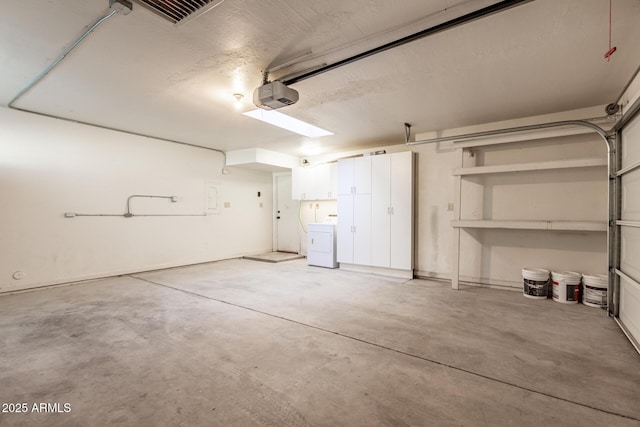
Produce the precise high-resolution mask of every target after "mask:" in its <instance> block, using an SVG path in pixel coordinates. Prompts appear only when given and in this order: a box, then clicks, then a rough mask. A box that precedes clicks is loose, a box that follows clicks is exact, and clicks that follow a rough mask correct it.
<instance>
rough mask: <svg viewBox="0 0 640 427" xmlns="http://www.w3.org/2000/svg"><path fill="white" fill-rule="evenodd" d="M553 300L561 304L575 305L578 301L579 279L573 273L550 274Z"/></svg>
mask: <svg viewBox="0 0 640 427" xmlns="http://www.w3.org/2000/svg"><path fill="white" fill-rule="evenodd" d="M551 279H552V281H553V300H554V301H556V302H561V303H563V304H577V303H578V301H579V300H580V279H582V274H580V273H576V272H575V271H562V272H555V271H554V272H552V273H551Z"/></svg>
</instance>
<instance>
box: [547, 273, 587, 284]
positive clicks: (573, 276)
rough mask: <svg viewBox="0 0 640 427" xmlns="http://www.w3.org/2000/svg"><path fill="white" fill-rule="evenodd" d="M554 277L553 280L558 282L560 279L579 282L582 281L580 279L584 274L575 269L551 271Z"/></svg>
mask: <svg viewBox="0 0 640 427" xmlns="http://www.w3.org/2000/svg"><path fill="white" fill-rule="evenodd" d="M551 276H552V277H553V281H554V282H557V281H558V280H564V281H566V282H567V283H568V284H572V285H575V284H578V283H580V279H582V274H580V273H576V272H575V271H560V272H557V271H554V272H552V273H551Z"/></svg>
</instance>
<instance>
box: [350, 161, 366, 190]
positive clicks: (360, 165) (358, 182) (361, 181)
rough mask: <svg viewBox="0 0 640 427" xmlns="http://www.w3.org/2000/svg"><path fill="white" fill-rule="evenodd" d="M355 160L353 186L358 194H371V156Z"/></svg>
mask: <svg viewBox="0 0 640 427" xmlns="http://www.w3.org/2000/svg"><path fill="white" fill-rule="evenodd" d="M352 160H353V186H354V187H355V193H356V194H371V156H365V157H356V158H354V159H352Z"/></svg>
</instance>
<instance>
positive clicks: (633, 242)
mask: <svg viewBox="0 0 640 427" xmlns="http://www.w3.org/2000/svg"><path fill="white" fill-rule="evenodd" d="M621 135H622V140H621V141H620V153H619V155H620V158H621V159H622V161H621V163H622V164H621V165H620V167H619V170H622V169H625V168H627V167H629V166H632V165H636V164H638V163H640V114H636V116H635V117H634V118H633V120H631V121H630V122H629V123H628V124H627V125H625V127H624V128H623V129H622V131H621ZM619 185H620V187H619V192H616V193H617V194H618V197H620V199H619V200H617V202H619V203H620V208H621V209H620V215H619V217H618V218H619V219H621V220H623V221H628V222H627V223H626V224H625V225H622V224H621V225H620V227H619V228H618V230H619V233H620V234H619V236H618V237H619V239H618V242H619V245H620V246H619V247H618V249H619V252H618V254H619V258H618V259H617V262H619V264H618V265H619V266H620V271H621V273H620V274H619V276H618V277H619V288H618V289H619V292H618V293H617V295H618V301H617V304H618V310H617V312H618V317H619V320H620V323H621V324H622V325H624V328H625V329H626V330H627V331H628V333H629V335H630V336H631V337H633V338H632V341H634V340H635V342H636V344H635V345H636V348H637V349H638V348H640V347H638V345H639V344H638V343H640V284H638V282H640V228H638V227H634V226H633V225H634V223H635V224H638V223H640V169H633V168H630V169H629V171H628V172H626V173H623V174H622V175H621V177H620V181H619ZM639 351H640V350H639Z"/></svg>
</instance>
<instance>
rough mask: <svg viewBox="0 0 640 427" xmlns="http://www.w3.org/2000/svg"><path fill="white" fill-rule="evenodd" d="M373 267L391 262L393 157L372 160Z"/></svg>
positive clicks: (373, 158)
mask: <svg viewBox="0 0 640 427" xmlns="http://www.w3.org/2000/svg"><path fill="white" fill-rule="evenodd" d="M371 171H372V173H371V265H374V266H376V267H389V265H390V262H391V258H390V257H391V250H390V244H391V200H390V196H391V180H390V177H391V156H388V155H387V156H374V157H372V158H371Z"/></svg>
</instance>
